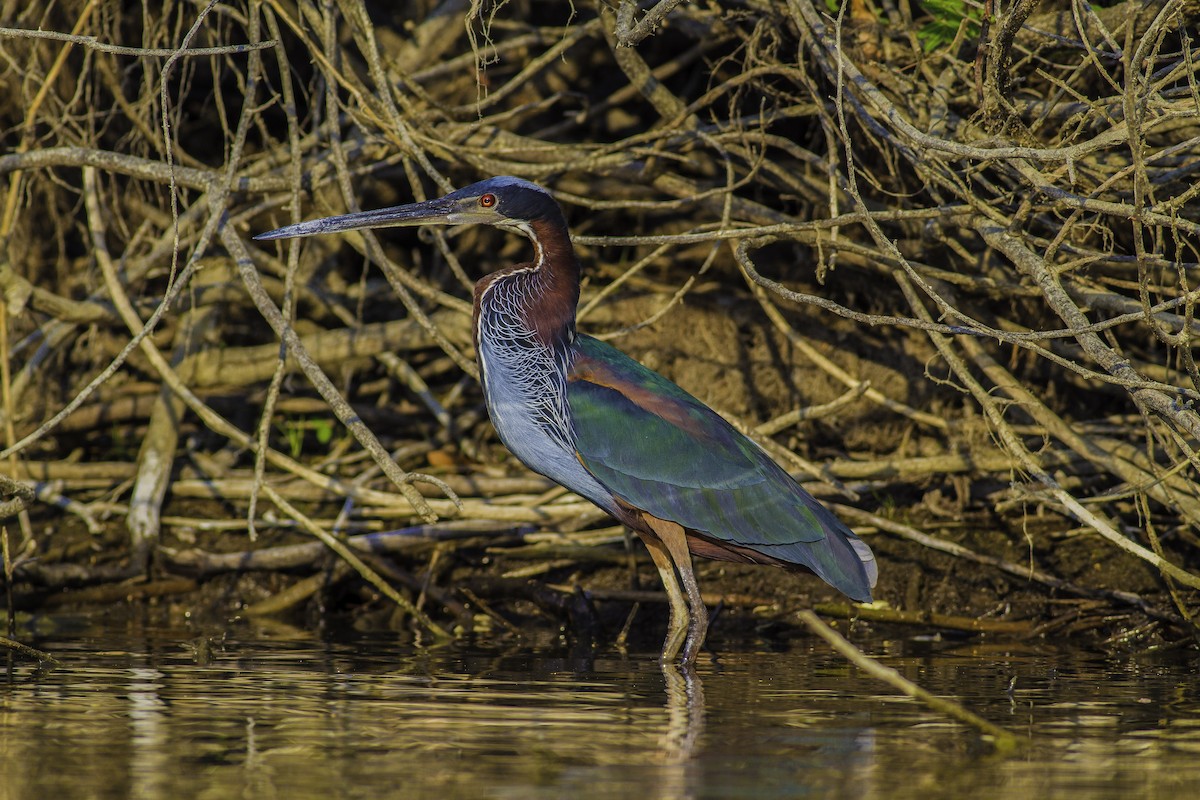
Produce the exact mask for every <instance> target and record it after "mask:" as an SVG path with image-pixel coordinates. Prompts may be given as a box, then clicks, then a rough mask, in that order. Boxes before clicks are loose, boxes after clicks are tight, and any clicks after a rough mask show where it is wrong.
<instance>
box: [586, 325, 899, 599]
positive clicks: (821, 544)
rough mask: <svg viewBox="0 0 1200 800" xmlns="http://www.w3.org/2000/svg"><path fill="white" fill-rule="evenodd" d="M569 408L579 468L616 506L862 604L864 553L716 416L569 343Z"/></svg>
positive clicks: (648, 374) (609, 357) (601, 349)
mask: <svg viewBox="0 0 1200 800" xmlns="http://www.w3.org/2000/svg"><path fill="white" fill-rule="evenodd" d="M574 349H575V353H574V357H573V360H572V363H571V367H570V372H569V374H568V382H567V402H568V405H569V406H570V412H571V425H572V427H573V430H574V434H575V439H576V449H577V451H578V455H579V460H580V462H581V463H582V464H583V466H584V467H585V468H586V469H587V470H588V471H589V472H591V473H592V475H594V476H595V477H596V479H597V480H598V481H599V482H600V483H601V484H603V485H604V487H605V488H606V489H608V490H609V491H611V492H612V493H613V494H614V495H616V496H617V497H619V498H620V499H621V500H622V501H624V502H625V503H627V504H629V505H631V506H633V507H635V508H639V509H642V510H644V511H648V512H649V513H651V514H653V515H654V516H656V517H660V518H662V519H668V520H671V521H674V522H677V523H679V524H680V525H682V526H684V527H685V528H689V529H691V530H693V531H696V532H698V533H701V534H703V535H705V536H706V537H707V538H709V539H710V540H712V541H714V542H718V543H719V542H729V543H732V544H736V545H740V546H742V547H744V548H748V549H750V550H754V551H757V552H759V553H762V554H764V555H768V556H771V557H772V558H775V559H779V560H781V561H784V562H788V563H793V564H801V565H803V566H805V567H807V568H809V569H811V570H812V571H813V572H815V573H816V574H817V575H819V576H821V577H822V578H824V579H825V581H827V582H828V583H830V584H831V585H833V586H834V587H836V588H838V589H840V590H841V591H842V592H844V593H845V594H847V595H849V596H850V597H853V598H855V599H859V600H869V599H870V596H871V586H873V585H874V584H875V575H876V570H875V559H874V556H872V555H871V551H870V548H868V547H867V546H866V544H864V543H863V542H862V541H860V540H859V539H858V537H856V536H855V535H854V534H853V533H852V532H851V531H850V530H849V528H847V527H846V526H845V525H844V524H842V523H841V521H839V520H838V519H837V517H835V516H834V515H833V514H832V513H830V512H829V511H828V510H826V509H825V508H824V507H823V506H822V505H821V504H820V503H818V502H817V501H816V499H814V498H813V497H812V496H811V495H809V494H808V492H806V491H804V489H803V488H801V487H800V485H799V484H797V483H796V482H795V481H794V480H793V479H792V478H791V476H789V475H788V474H787V473H786V472H784V471H783V469H782V468H780V467H779V466H778V465H777V464H776V463H775V462H774V461H772V460H771V458H770V457H769V456H767V454H766V453H765V452H763V450H762V449H761V448H759V447H758V446H757V445H755V444H754V443H753V442H751V441H750V440H749V439H747V438H746V437H745V436H743V435H742V434H741V433H739V432H738V431H737V430H735V429H734V428H733V426H731V425H730V424H729V423H728V422H726V421H725V420H724V419H722V418H721V417H720V416H719V415H718V414H716V412H714V411H713V410H712V409H710V408H709V407H708V406H706V405H704V404H703V403H701V402H700V401H699V400H697V399H696V398H694V397H692V396H691V395H690V394H688V393H687V392H685V391H684V390H683V389H681V388H679V387H678V386H676V385H675V384H674V383H671V382H670V381H668V380H667V379H666V378H664V377H662V376H661V375H659V374H658V373H656V372H654V371H652V370H650V369H647V368H646V367H644V366H642V365H641V364H639V363H638V362H636V361H634V360H633V359H631V358H629V357H628V356H626V355H625V354H623V353H621V352H620V351H619V350H616V349H615V348H613V347H610V346H609V345H606V344H604V343H603V342H600V341H598V340H596V339H593V338H591V337H588V336H579V337H577V339H576V341H575V348H574Z"/></svg>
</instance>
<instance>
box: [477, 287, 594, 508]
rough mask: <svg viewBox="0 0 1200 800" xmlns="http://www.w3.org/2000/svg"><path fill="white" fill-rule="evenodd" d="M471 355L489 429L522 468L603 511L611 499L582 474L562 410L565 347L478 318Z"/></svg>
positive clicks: (513, 323) (512, 324)
mask: <svg viewBox="0 0 1200 800" xmlns="http://www.w3.org/2000/svg"><path fill="white" fill-rule="evenodd" d="M477 325H478V327H477V330H476V350H477V354H478V358H479V366H480V373H481V376H482V379H483V390H484V397H485V399H486V402H487V408H488V414H489V415H490V416H491V418H492V425H493V426H494V427H495V428H496V433H497V435H499V437H500V441H501V442H503V443H504V446H505V447H507V448H508V449H509V450H511V451H512V453H513V455H515V456H516V457H517V458H518V459H520V460H521V462H522V463H523V464H525V466H527V467H529V468H530V469H532V470H533V471H534V472H537V473H540V474H542V475H545V476H546V477H547V478H550V479H551V480H553V481H555V482H556V483H559V484H561V485H563V486H565V487H567V488H568V489H570V490H572V491H573V492H576V493H577V494H580V495H582V496H584V497H586V498H587V499H589V500H591V501H592V502H593V503H595V504H596V505H598V506H600V507H601V508H603V509H605V510H606V511H609V512H610V513H611V512H613V511H614V510H615V507H616V506H615V502H614V500H613V498H612V495H611V494H610V493H609V492H608V491H606V490H605V489H604V487H603V486H601V485H600V483H599V482H597V481H596V479H595V478H594V477H593V476H592V475H591V473H589V472H588V471H587V470H586V469H584V468H583V465H582V464H580V463H579V459H578V457H577V456H576V453H575V446H574V440H575V434H574V432H573V429H572V426H571V418H570V409H569V407H568V405H567V396H566V392H567V379H566V376H567V363H568V360H569V358H570V352H569V349H568V347H567V346H566V345H565V344H564V346H563V347H560V348H555V347H547V346H545V345H544V344H542V342H541V341H540V339H539V337H537V336H536V335H535V334H534V332H533V331H531V330H529V329H528V328H524V327H523V326H522V325H521V324H520V323H519V321H518V320H513V319H511V318H507V319H506V318H504V317H503V316H501V315H491V316H489V315H488V314H487V313H486V309H485V312H484V313H482V314H481V315H480V318H479V321H478V323H477Z"/></svg>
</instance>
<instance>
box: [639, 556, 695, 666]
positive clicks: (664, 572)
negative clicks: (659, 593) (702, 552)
mask: <svg viewBox="0 0 1200 800" xmlns="http://www.w3.org/2000/svg"><path fill="white" fill-rule="evenodd" d="M641 539H642V541H643V542H645V544H646V549H647V550H649V551H650V558H652V559H653V560H654V566H655V567H657V568H658V575H659V577H660V578H662V584H663V589H665V590H666V592H667V602H668V603H670V605H671V621H670V622H669V623H668V626H667V638H666V641H664V642H663V651H662V660H663V662H664V663H665V662H670V661H674V660H675V656H677V655H679V650H680V648H682V647H683V641H684V639H685V638H686V637H687V634H688V630H689V624H688V623H689V622H690V621H691V615H690V614H689V613H688V607H687V602H685V601H684V599H683V592H681V591H680V590H679V580H678V579H677V578H676V577H675V565H674V563H672V561H671V554H670V553H669V552H668V551H667V548H666V546H665V545H664V544H663V543H662V542H660V541H659V540H658V539H655V538H654V537H653V536H643V537H641Z"/></svg>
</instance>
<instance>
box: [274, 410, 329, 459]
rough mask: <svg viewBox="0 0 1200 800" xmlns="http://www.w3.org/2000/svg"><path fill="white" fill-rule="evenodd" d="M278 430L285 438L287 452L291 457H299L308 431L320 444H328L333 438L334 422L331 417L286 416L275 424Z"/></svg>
mask: <svg viewBox="0 0 1200 800" xmlns="http://www.w3.org/2000/svg"><path fill="white" fill-rule="evenodd" d="M275 427H276V430H278V431H279V432H280V433H281V434H283V437H284V438H285V439H286V440H287V444H288V452H289V454H290V455H291V457H292V458H300V456H301V455H302V454H303V453H304V438H305V435H306V434H308V433H312V434H314V435H315V436H316V439H317V441H318V442H319V443H320V444H323V445H325V444H329V442H330V441H331V440H332V439H333V430H334V423H333V420H331V419H323V418H316V419H310V418H307V417H302V418H299V419H294V418H288V419H285V420H284V421H283V422H280V423H277V424H276V426H275Z"/></svg>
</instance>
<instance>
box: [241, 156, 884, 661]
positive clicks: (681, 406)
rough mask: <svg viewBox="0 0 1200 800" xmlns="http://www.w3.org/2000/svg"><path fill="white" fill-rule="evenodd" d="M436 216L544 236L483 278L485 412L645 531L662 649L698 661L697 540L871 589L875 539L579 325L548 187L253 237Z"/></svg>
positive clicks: (544, 470)
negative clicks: (662, 624) (663, 618)
mask: <svg viewBox="0 0 1200 800" xmlns="http://www.w3.org/2000/svg"><path fill="white" fill-rule="evenodd" d="M436 224H442V225H463V224H484V225H494V226H496V227H499V228H504V229H507V230H513V231H518V232H520V233H522V234H524V235H525V236H526V237H528V238H529V240H530V241H531V242H532V243H533V250H534V260H533V261H532V262H530V263H524V264H517V265H515V266H510V267H506V268H504V269H500V270H498V271H496V272H493V273H491V274H489V275H487V276H485V277H484V278H482V279H481V280H480V281H479V282H478V283H476V284H475V307H474V328H475V352H476V355H477V357H478V359H479V371H480V374H481V375H482V377H483V390H484V397H485V400H486V403H487V408H488V413H489V414H490V415H491V418H492V424H493V425H494V426H495V428H496V433H497V434H498V435H499V436H500V440H501V441H502V442H504V444H505V446H507V447H508V449H509V450H511V451H512V452H513V454H515V455H516V456H517V458H519V459H520V460H521V461H522V462H523V463H524V464H525V465H526V466H527V467H529V468H530V469H532V470H533V471H535V472H538V473H541V474H542V475H545V476H546V477H548V478H550V479H551V480H553V481H556V482H558V483H560V484H562V485H563V486H565V487H567V488H568V489H570V490H571V491H573V492H576V493H578V494H580V495H582V496H584V497H586V498H587V499H588V500H591V501H592V502H593V503H595V504H596V505H598V506H599V507H600V508H602V509H604V510H605V511H607V512H608V513H609V514H611V515H612V516H613V517H615V518H616V519H618V520H620V521H621V522H622V523H623V524H625V525H627V526H629V527H630V528H631V529H632V530H633V531H634V532H636V533H637V535H638V536H639V537H640V538H641V540H642V541H643V542H645V544H646V548H647V549H648V550H649V551H650V556H651V558H653V560H654V565H655V566H656V567H657V568H658V573H659V575H660V576H661V577H662V582H663V586H664V588H665V589H666V592H667V598H668V600H669V602H670V608H671V618H670V624H669V627H668V631H667V638H666V641H665V643H664V644H663V652H662V658H663V660H664V662H666V661H673V660H675V658H676V657H678V656H680V654H681V651H682V658H681V660H682V661H683V662H684V663H691V662H692V661H694V660H695V658H696V653H697V652H698V651H699V649H700V645H701V644H702V643H703V642H704V637H705V634H706V632H707V627H708V611H707V610H706V609H705V607H704V601H703V600H702V599H701V597H700V587H699V586H698V585H697V584H696V577H695V574H694V573H693V571H692V558H691V556H692V553H695V554H696V555H701V556H705V557H707V558H713V559H720V560H724V561H738V562H749V563H755V564H774V565H777V566H781V567H784V568H785V569H791V570H807V571H810V572H813V573H816V574H817V575H818V576H820V577H821V578H823V579H824V580H825V581H826V582H827V583H829V584H830V585H832V586H833V587H835V588H837V589H838V590H840V591H841V592H843V593H844V594H846V595H848V596H849V597H851V598H853V599H855V600H860V601H864V602H869V601H870V600H871V588H872V587H873V586H874V585H875V578H876V574H877V573H876V565H875V557H874V556H873V555H872V553H871V549H870V548H869V547H867V545H866V544H864V543H863V542H862V541H861V540H860V539H859V538H858V537H857V536H855V535H854V534H853V533H851V531H850V529H849V528H847V527H846V526H845V525H844V524H842V522H841V521H839V520H838V519H837V517H835V516H834V515H833V514H832V513H830V512H829V511H828V510H827V509H825V508H824V507H823V506H822V505H821V504H820V503H818V502H817V501H816V500H815V499H814V498H813V497H812V496H811V495H810V494H809V493H808V492H806V491H805V490H804V489H803V488H801V486H800V485H799V484H797V483H796V481H795V480H793V479H792V477H791V476H790V475H788V474H787V473H786V472H784V471H783V469H782V468H781V467H779V465H777V464H776V463H775V462H774V461H772V460H771V458H770V457H769V456H768V455H767V454H766V453H765V452H764V451H763V450H762V449H761V448H760V447H758V446H757V445H756V444H754V443H753V442H751V441H750V440H749V439H747V438H746V437H745V436H743V435H742V434H741V433H738V431H737V430H735V429H734V428H733V427H732V426H731V425H730V424H729V423H728V422H726V421H725V420H724V419H722V418H721V417H720V416H719V415H718V414H717V413H716V412H714V411H713V410H712V409H710V408H709V407H708V406H706V405H704V403H701V402H700V401H699V400H697V399H696V398H694V397H692V396H691V395H690V394H688V393H687V392H685V391H684V390H683V389H681V388H679V387H678V386H676V385H675V384H674V383H671V382H670V381H669V380H667V379H666V378H664V377H662V376H661V375H659V374H658V373H656V372H653V371H651V370H649V369H647V368H646V367H644V366H642V365H641V364H639V363H638V362H636V361H634V360H633V359H631V358H629V357H628V356H626V355H625V354H624V353H621V352H620V351H619V350H616V349H615V348H613V347H611V346H609V345H607V344H605V343H603V342H601V341H599V340H597V339H593V338H592V337H590V336H586V335H584V334H581V333H577V332H576V331H575V310H576V306H577V304H578V302H579V260H578V258H577V257H576V255H575V249H574V247H572V245H571V239H570V235H569V233H568V231H567V224H566V220H565V218H564V217H563V213H562V209H561V208H559V205H558V203H557V202H556V201H555V200H554V198H553V197H552V196H551V195H550V193H549V192H547V191H546V190H545V189H543V188H542V187H540V186H538V185H536V184H533V183H530V182H529V181H525V180H521V179H519V178H511V177H500V178H489V179H488V180H485V181H480V182H479V183H475V184H472V185H470V186H468V187H466V188H465V189H459V190H458V191H456V192H451V193H450V194H448V195H446V196H445V197H441V198H438V199H437V200H429V201H426V202H424V203H413V204H410V205H403V206H395V207H392V208H383V209H379V210H376V211H365V212H361V213H357V214H346V215H344V216H339V217H328V218H326V219H318V220H312V221H310V222H302V223H300V224H297V225H289V226H287V227H285V228H280V229H278V230H275V231H271V232H270V233H264V234H261V235H259V236H256V237H254V238H256V239H285V238H292V237H297V236H313V235H317V234H324V233H336V232H338V231H348V230H354V229H357V228H386V227H396V226H410V225H436ZM681 583H682V585H683V590H682V591H681V590H680V584H681ZM685 593H686V595H685Z"/></svg>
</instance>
